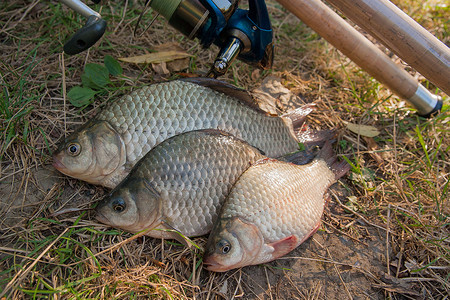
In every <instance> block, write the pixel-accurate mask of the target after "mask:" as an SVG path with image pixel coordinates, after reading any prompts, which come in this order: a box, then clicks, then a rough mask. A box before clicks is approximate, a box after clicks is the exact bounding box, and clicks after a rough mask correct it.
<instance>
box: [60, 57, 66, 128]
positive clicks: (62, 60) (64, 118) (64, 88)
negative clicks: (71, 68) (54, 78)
mask: <svg viewBox="0 0 450 300" xmlns="http://www.w3.org/2000/svg"><path fill="white" fill-rule="evenodd" d="M59 60H60V62H61V69H62V70H61V73H62V75H61V76H62V96H63V106H64V109H63V120H64V137H66V136H67V120H66V111H67V109H66V88H67V84H66V66H65V64H64V53H61V54H60V55H59Z"/></svg>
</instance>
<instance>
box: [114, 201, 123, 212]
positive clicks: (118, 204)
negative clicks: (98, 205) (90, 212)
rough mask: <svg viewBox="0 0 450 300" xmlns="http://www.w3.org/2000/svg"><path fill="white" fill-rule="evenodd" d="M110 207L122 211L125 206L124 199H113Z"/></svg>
mask: <svg viewBox="0 0 450 300" xmlns="http://www.w3.org/2000/svg"><path fill="white" fill-rule="evenodd" d="M112 208H113V209H114V211H116V212H118V213H121V212H123V211H124V210H125V208H126V205H125V201H123V200H122V199H115V200H114V201H113V203H112Z"/></svg>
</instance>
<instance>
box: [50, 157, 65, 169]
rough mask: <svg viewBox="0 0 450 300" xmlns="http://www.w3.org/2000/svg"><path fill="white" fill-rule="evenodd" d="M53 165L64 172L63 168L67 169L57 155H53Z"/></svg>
mask: <svg viewBox="0 0 450 300" xmlns="http://www.w3.org/2000/svg"><path fill="white" fill-rule="evenodd" d="M52 166H53V167H54V168H55V169H56V170H59V171H61V172H62V170H66V169H67V168H66V166H65V165H64V164H63V163H62V162H61V161H60V160H59V159H58V158H56V156H53V163H52Z"/></svg>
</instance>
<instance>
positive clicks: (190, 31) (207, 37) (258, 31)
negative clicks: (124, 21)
mask: <svg viewBox="0 0 450 300" xmlns="http://www.w3.org/2000/svg"><path fill="white" fill-rule="evenodd" d="M149 1H150V3H149V5H150V7H152V8H153V9H154V10H155V11H157V12H158V13H159V14H160V15H162V16H163V17H164V18H165V19H167V20H168V21H169V24H171V25H172V26H173V27H175V28H176V29H177V30H179V31H180V32H181V33H183V34H184V35H186V36H187V37H188V38H190V39H193V38H198V39H200V42H201V44H202V45H203V46H204V47H205V48H208V47H209V46H211V44H215V45H217V46H219V47H220V51H219V54H218V55H217V57H216V60H215V61H214V63H213V65H212V67H211V70H210V72H209V73H208V76H210V77H217V76H220V75H223V74H225V72H226V71H227V70H228V68H229V67H230V65H231V63H232V62H233V60H234V59H236V58H238V59H240V60H242V61H244V62H246V63H248V64H251V65H255V66H257V67H259V68H262V69H268V68H271V66H272V62H273V48H274V47H273V43H272V27H271V24H270V19H269V14H268V12H267V7H266V4H265V2H264V0H249V9H248V10H244V9H239V8H238V2H239V1H238V0H149ZM61 2H63V3H64V4H66V5H68V6H70V7H71V8H73V9H74V10H76V11H78V12H80V13H82V14H83V15H85V16H87V17H88V22H87V23H86V25H85V26H84V27H83V28H81V29H80V30H79V31H78V32H77V33H76V34H75V35H74V36H73V37H72V38H71V40H70V41H69V42H67V43H66V44H65V46H64V51H65V52H66V53H68V54H75V53H79V52H81V51H84V50H85V49H87V48H89V47H90V46H92V45H93V44H94V43H95V42H96V41H97V40H98V39H99V38H100V37H101V35H102V34H103V32H104V31H105V27H106V22H104V21H103V20H102V19H101V17H100V16H99V15H98V14H97V13H95V12H94V11H92V10H90V9H89V8H88V7H87V6H86V5H84V4H83V3H81V2H80V1H79V0H61Z"/></svg>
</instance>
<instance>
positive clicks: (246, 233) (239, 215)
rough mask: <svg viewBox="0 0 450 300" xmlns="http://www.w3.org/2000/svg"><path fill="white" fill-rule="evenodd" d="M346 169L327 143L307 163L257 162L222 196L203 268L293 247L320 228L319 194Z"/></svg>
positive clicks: (243, 262)
mask: <svg viewBox="0 0 450 300" xmlns="http://www.w3.org/2000/svg"><path fill="white" fill-rule="evenodd" d="M330 166H331V168H333V169H335V171H334V172H333V171H332V170H331V169H330ZM347 171H348V165H347V164H345V163H337V162H335V156H334V155H333V154H332V151H331V146H330V144H329V143H327V144H325V146H324V148H323V149H322V150H321V153H320V154H319V155H318V157H317V158H316V159H314V160H313V161H312V162H311V163H309V164H307V165H302V166H298V165H294V164H291V163H287V162H281V161H278V160H274V159H264V160H261V161H258V162H257V163H256V164H254V165H253V166H251V167H250V168H248V169H247V170H246V171H245V172H244V173H243V174H242V176H241V177H240V178H239V179H238V180H237V182H236V183H235V185H234V186H233V188H232V190H231V192H230V194H229V195H228V197H227V199H226V200H225V203H224V205H223V207H222V210H221V213H220V215H219V217H218V220H217V221H216V223H215V225H214V228H213V230H212V232H211V234H210V237H209V239H208V243H207V246H206V248H207V249H206V254H205V257H204V260H203V261H204V264H205V265H206V268H207V269H208V270H210V271H216V272H224V271H227V270H230V269H233V268H239V267H243V266H247V265H255V264H261V263H265V262H268V261H271V260H274V259H276V258H279V257H281V256H283V255H285V254H286V253H288V252H290V251H292V250H293V249H294V248H296V247H297V246H298V245H300V244H301V243H303V242H304V241H305V240H306V239H308V237H310V236H311V235H312V234H313V233H314V232H315V231H316V230H317V228H318V227H319V226H320V220H321V217H322V213H323V209H324V205H325V200H324V195H325V193H326V191H327V189H328V188H329V187H330V185H332V184H333V183H334V182H335V181H336V179H337V178H338V177H340V176H342V175H343V174H345V173H346V172H347Z"/></svg>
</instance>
